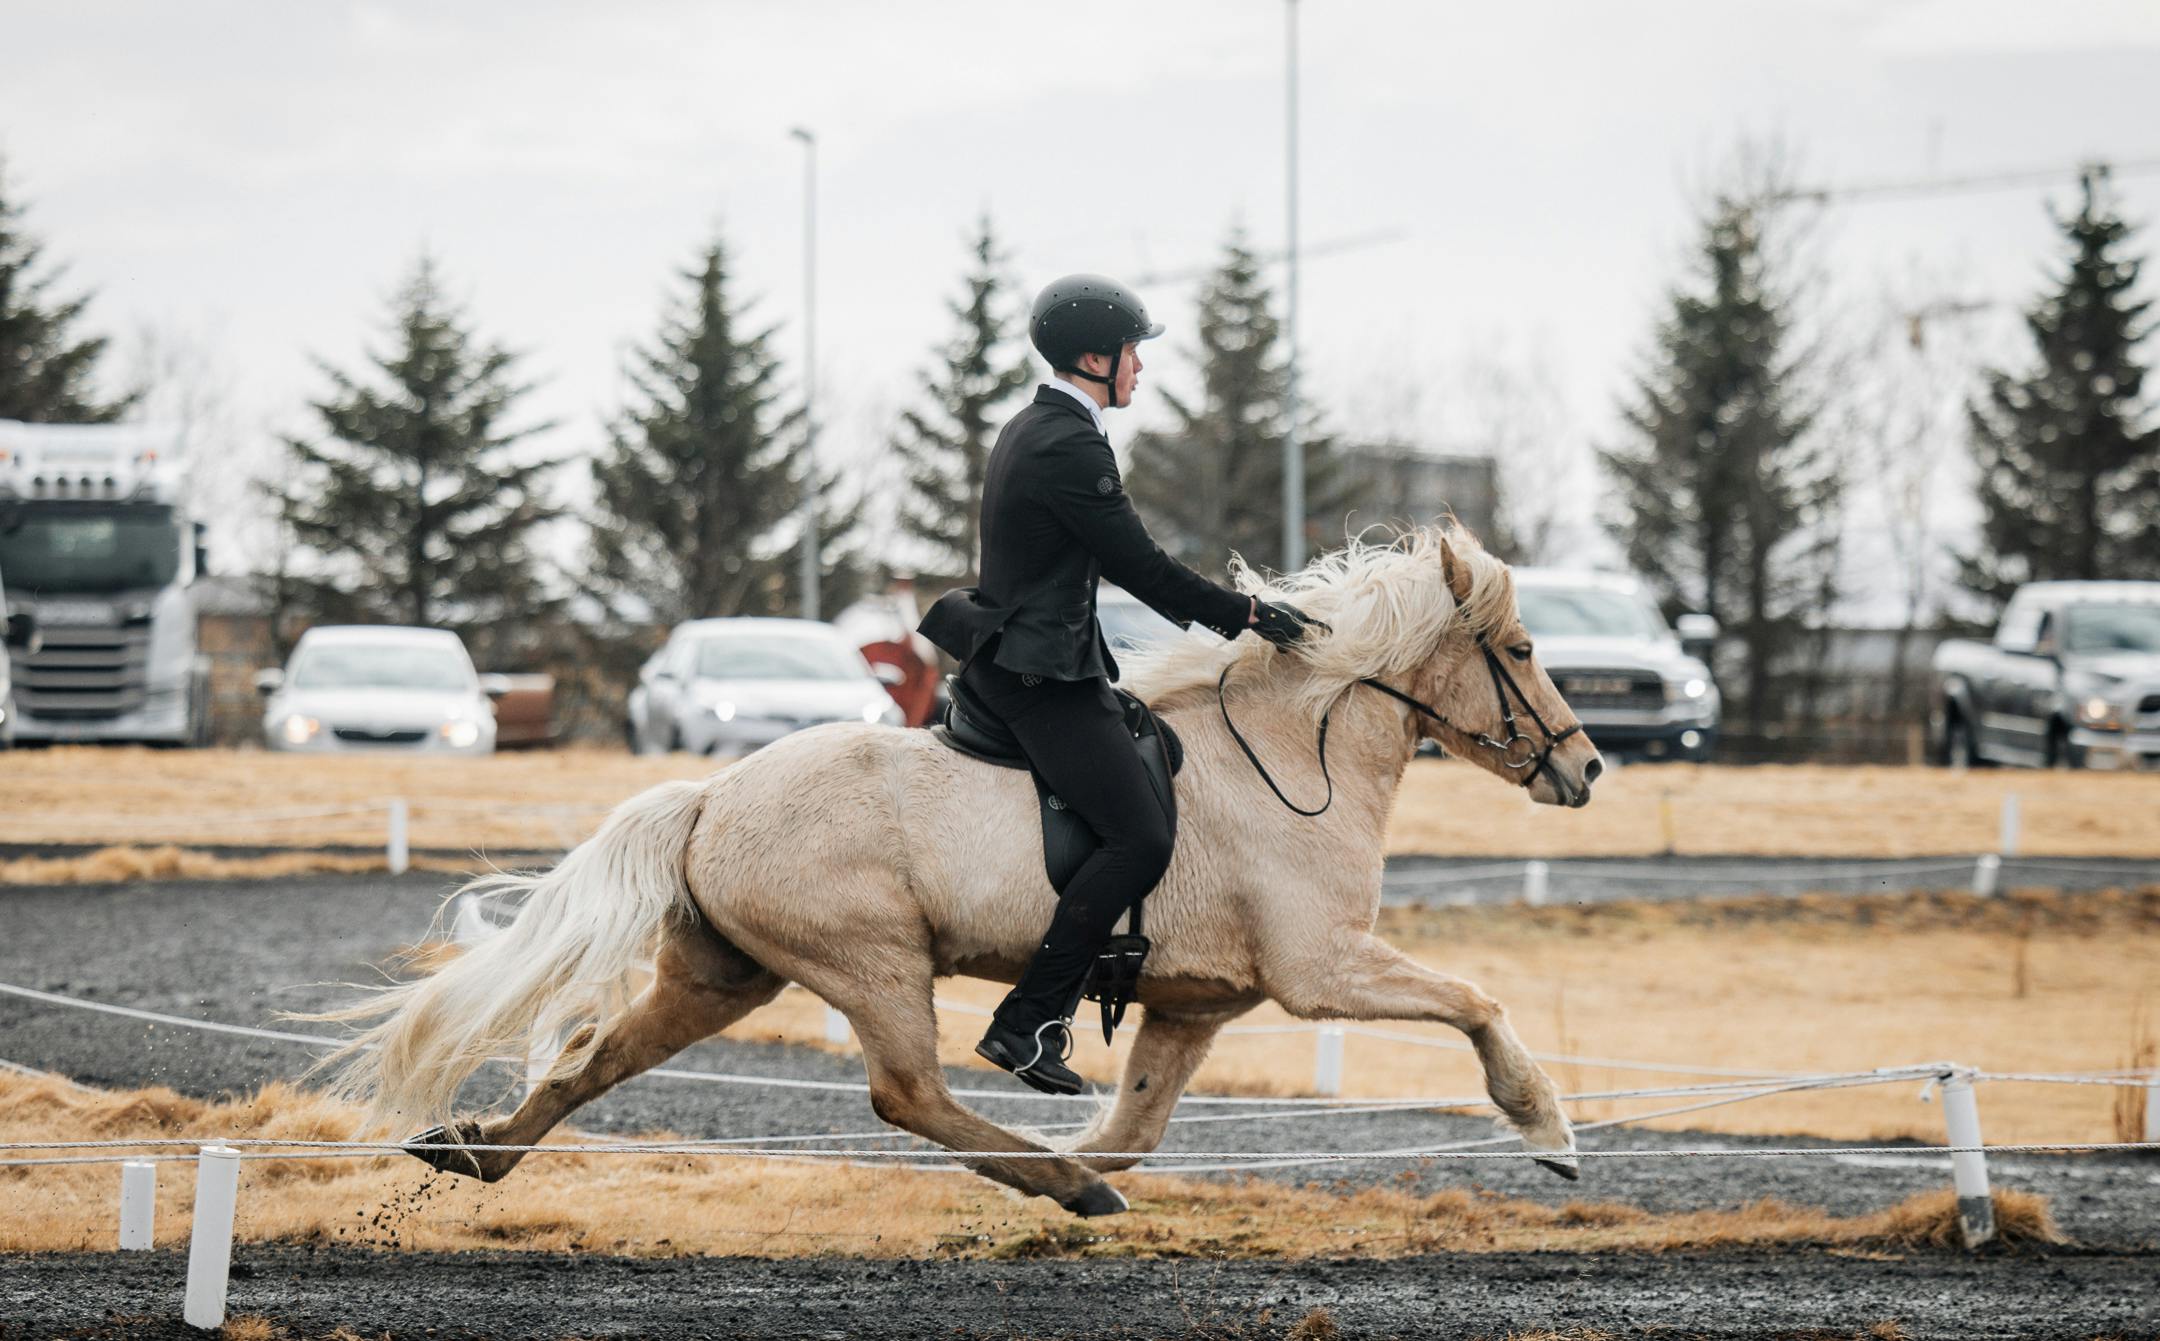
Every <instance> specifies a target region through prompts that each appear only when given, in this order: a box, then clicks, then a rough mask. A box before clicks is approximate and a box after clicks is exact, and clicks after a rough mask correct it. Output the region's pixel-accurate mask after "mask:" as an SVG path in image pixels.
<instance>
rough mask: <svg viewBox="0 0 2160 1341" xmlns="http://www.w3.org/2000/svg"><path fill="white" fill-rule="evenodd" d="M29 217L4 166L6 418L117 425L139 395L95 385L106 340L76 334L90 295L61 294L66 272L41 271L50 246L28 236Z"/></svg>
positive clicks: (1, 274) (0, 221)
mask: <svg viewBox="0 0 2160 1341" xmlns="http://www.w3.org/2000/svg"><path fill="white" fill-rule="evenodd" d="M23 213H24V211H23V207H22V206H21V205H19V204H17V203H15V202H14V201H13V200H12V199H10V198H9V196H8V183H7V177H6V172H5V164H4V163H0V419H15V420H20V421H22V422H24V423H31V424H105V423H111V422H112V421H113V420H115V419H118V418H119V417H120V416H121V415H122V414H123V413H125V412H126V411H127V409H128V407H129V406H131V405H133V404H134V402H135V397H134V396H133V395H124V396H121V397H119V398H117V399H114V400H104V399H101V398H100V397H99V396H98V394H97V392H96V389H95V387H94V386H93V384H92V383H93V380H94V378H95V376H96V372H97V361H98V359H99V357H100V356H102V355H103V354H104V352H105V345H106V341H105V339H104V337H102V336H78V335H77V334H76V333H75V330H74V326H75V323H76V321H77V320H78V319H79V318H80V317H81V316H82V314H83V310H84V308H86V307H87V306H88V305H89V302H90V300H89V297H88V296H87V295H84V296H81V297H75V298H61V297H57V296H56V295H54V293H53V286H54V285H55V284H57V283H58V282H59V280H60V276H61V271H60V270H58V269H53V268H41V267H40V266H39V261H40V260H41V259H42V257H43V255H44V250H45V249H44V246H43V244H42V243H40V242H39V241H38V240H37V239H36V238H35V237H32V236H31V235H30V234H29V233H27V232H25V231H24V229H23V226H22V221H23Z"/></svg>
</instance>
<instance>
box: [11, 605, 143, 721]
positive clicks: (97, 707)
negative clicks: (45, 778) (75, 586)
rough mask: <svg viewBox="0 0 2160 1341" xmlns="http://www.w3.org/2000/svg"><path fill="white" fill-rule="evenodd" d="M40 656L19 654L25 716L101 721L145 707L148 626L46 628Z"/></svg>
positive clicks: (19, 699)
mask: <svg viewBox="0 0 2160 1341" xmlns="http://www.w3.org/2000/svg"><path fill="white" fill-rule="evenodd" d="M38 631H39V633H40V634H41V635H42V638H43V646H42V647H40V648H39V649H38V651H37V654H36V655H35V656H26V655H24V654H23V653H22V652H20V651H18V652H17V653H16V654H15V659H14V663H13V664H14V668H15V703H16V706H17V707H19V708H20V709H21V710H22V711H23V713H24V715H26V716H31V717H42V718H45V719H48V720H54V721H62V720H66V721H98V720H104V719H109V718H114V717H119V716H122V715H123V714H126V713H130V712H134V711H136V710H137V709H139V708H141V707H142V706H143V699H144V697H145V693H146V691H147V689H148V686H149V680H150V675H149V663H150V626H149V625H148V624H132V625H122V624H117V623H112V624H99V625H88V624H72V625H70V624H61V625H52V624H41V625H39V626H38Z"/></svg>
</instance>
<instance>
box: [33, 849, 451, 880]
mask: <svg viewBox="0 0 2160 1341" xmlns="http://www.w3.org/2000/svg"><path fill="white" fill-rule="evenodd" d="M411 864H412V865H413V866H415V867H418V868H419V869H421V870H429V871H457V872H463V871H471V870H473V869H475V868H476V867H477V866H478V864H479V863H477V862H473V861H454V860H449V859H446V858H441V857H425V856H423V857H415V858H413V860H412V863H411ZM387 869H389V862H388V860H387V858H385V857H377V856H360V855H357V854H354V853H345V852H322V851H309V850H304V849H303V850H298V851H293V852H272V853H265V854H263V855H261V856H254V857H221V856H219V855H217V854H216V853H214V852H201V851H197V850H195V849H192V848H184V847H176V846H174V845H173V844H171V843H167V844H164V845H163V846H161V847H151V848H142V847H101V848H99V849H98V850H97V851H95V852H86V853H84V854H82V855H81V856H76V857H16V858H14V859H13V860H11V861H0V885H111V884H120V883H123V882H126V881H131V880H273V879H278V878H280V877H284V876H294V875H357V874H360V873H362V872H367V871H382V870H387Z"/></svg>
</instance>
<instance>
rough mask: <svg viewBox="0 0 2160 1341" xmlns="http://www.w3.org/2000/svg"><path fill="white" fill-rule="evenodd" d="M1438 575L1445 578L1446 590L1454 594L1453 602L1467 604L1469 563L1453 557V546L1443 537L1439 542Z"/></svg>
mask: <svg viewBox="0 0 2160 1341" xmlns="http://www.w3.org/2000/svg"><path fill="white" fill-rule="evenodd" d="M1440 575H1441V576H1442V577H1443V578H1445V579H1447V586H1448V590H1449V591H1451V592H1453V593H1454V594H1455V604H1457V605H1465V604H1467V603H1468V602H1469V600H1470V565H1469V564H1467V563H1464V562H1463V561H1462V560H1461V559H1459V558H1457V557H1455V547H1454V546H1452V545H1450V544H1448V542H1447V541H1446V540H1445V539H1443V540H1441V542H1440Z"/></svg>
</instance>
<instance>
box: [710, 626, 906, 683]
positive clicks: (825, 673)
mask: <svg viewBox="0 0 2160 1341" xmlns="http://www.w3.org/2000/svg"><path fill="white" fill-rule="evenodd" d="M694 665H695V666H696V670H695V671H694V672H693V674H695V675H696V676H697V678H698V679H700V680H860V679H863V678H864V677H865V676H867V675H869V673H870V672H869V671H867V670H865V669H863V664H862V656H861V654H860V653H858V652H856V651H854V650H853V649H852V648H849V647H846V646H844V645H842V644H840V643H836V642H828V641H826V640H825V639H823V638H799V637H788V636H785V635H778V636H770V637H767V636H760V635H758V634H753V633H731V634H726V635H724V636H721V637H717V638H705V639H701V640H700V641H699V643H698V648H697V660H696V662H695V663H694Z"/></svg>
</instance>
